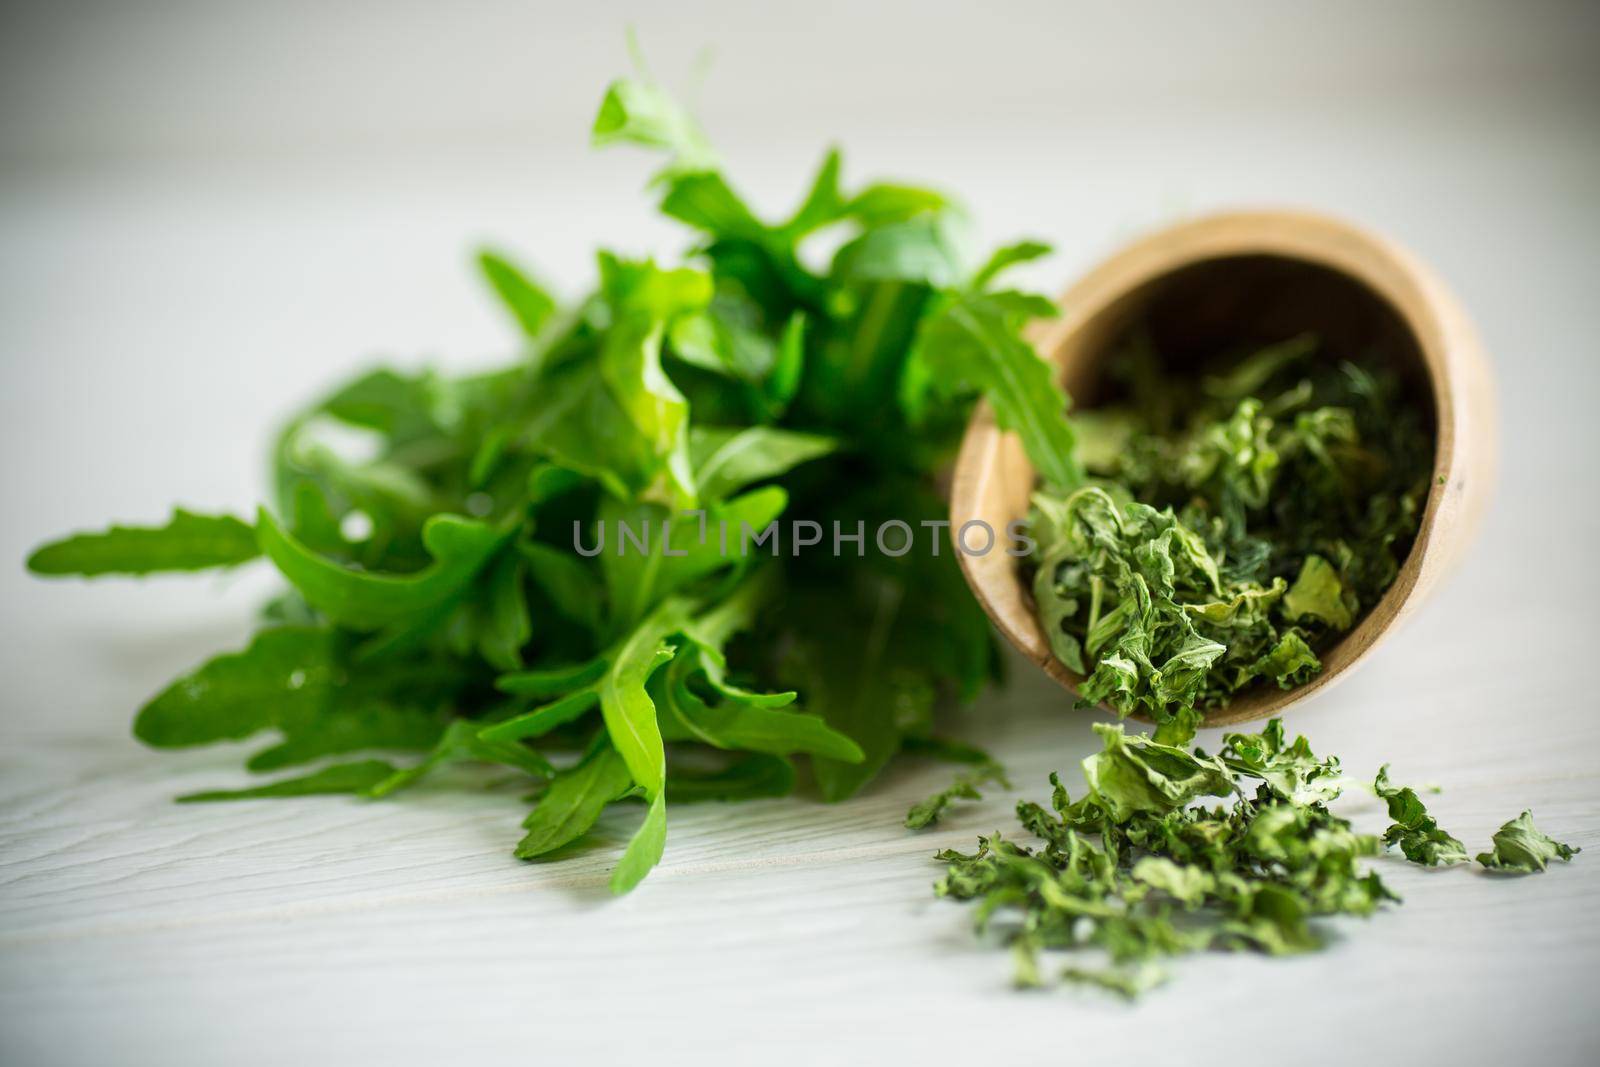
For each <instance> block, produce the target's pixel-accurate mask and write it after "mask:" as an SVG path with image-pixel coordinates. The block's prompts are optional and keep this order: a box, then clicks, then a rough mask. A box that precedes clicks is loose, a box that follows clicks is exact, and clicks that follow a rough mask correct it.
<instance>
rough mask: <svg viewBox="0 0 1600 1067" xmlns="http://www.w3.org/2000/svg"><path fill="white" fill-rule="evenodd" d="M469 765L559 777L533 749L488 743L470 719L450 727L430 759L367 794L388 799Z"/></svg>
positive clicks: (391, 776) (384, 780) (385, 780)
mask: <svg viewBox="0 0 1600 1067" xmlns="http://www.w3.org/2000/svg"><path fill="white" fill-rule="evenodd" d="M465 761H476V762H480V763H499V764H503V765H505V766H507V767H514V768H516V769H517V770H519V771H522V772H524V773H526V774H530V775H534V776H535V777H540V778H549V777H552V776H553V775H554V774H555V768H553V767H551V766H550V761H549V760H547V759H545V758H544V757H543V756H541V755H539V753H537V752H535V751H534V750H533V749H531V748H527V747H524V746H523V745H519V744H515V743H511V742H500V741H491V740H485V739H484V738H483V737H482V736H481V734H480V733H479V725H478V724H477V723H475V722H471V721H470V720H467V719H457V720H456V721H455V722H452V723H451V724H450V725H449V726H448V727H446V729H445V731H444V733H443V734H442V735H441V736H440V738H439V741H438V743H437V744H435V745H434V746H433V751H432V752H430V753H428V756H427V758H426V759H424V760H423V761H422V762H421V763H418V764H416V765H414V766H411V767H407V768H405V769H404V770H399V771H394V772H393V773H392V774H389V775H388V776H386V777H384V778H382V779H380V780H378V781H376V782H374V783H373V784H372V785H370V786H368V787H367V788H366V789H365V790H363V792H364V794H365V795H366V796H369V797H372V798H373V799H378V798H381V797H386V796H388V795H389V794H391V793H395V792H398V791H400V790H402V789H409V788H410V787H411V786H413V785H415V784H417V783H418V782H420V781H421V780H422V779H423V778H426V777H427V776H428V775H429V774H431V773H433V772H434V771H435V770H437V769H438V768H440V767H442V766H445V765H446V764H450V763H457V762H465Z"/></svg>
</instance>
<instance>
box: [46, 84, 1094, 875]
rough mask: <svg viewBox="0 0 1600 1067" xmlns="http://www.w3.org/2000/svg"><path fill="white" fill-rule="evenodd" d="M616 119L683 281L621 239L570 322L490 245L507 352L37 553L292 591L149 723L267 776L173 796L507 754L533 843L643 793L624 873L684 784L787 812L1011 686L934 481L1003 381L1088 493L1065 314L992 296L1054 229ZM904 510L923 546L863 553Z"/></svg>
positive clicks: (398, 384)
mask: <svg viewBox="0 0 1600 1067" xmlns="http://www.w3.org/2000/svg"><path fill="white" fill-rule="evenodd" d="M593 138H594V141H595V143H596V144H599V145H609V144H632V145H640V146H645V147H648V148H650V149H654V150H657V151H660V152H663V153H664V154H665V155H666V157H667V162H666V164H665V166H664V167H663V168H662V169H661V170H660V171H659V173H657V174H656V176H655V178H654V181H653V183H652V188H653V190H654V193H655V194H656V195H657V196H659V202H660V210H661V212H662V213H663V214H664V215H666V216H667V217H669V218H671V219H673V220H675V221H677V222H679V223H682V224H683V225H685V226H687V227H688V228H689V230H690V231H691V233H692V235H693V236H692V240H691V245H690V247H689V249H688V252H687V254H686V257H685V260H684V262H683V263H682V264H676V265H660V264H657V263H656V262H654V261H652V260H649V259H638V258H630V257H627V256H624V255H621V254H617V253H611V252H601V253H600V254H599V256H598V264H597V265H598V270H597V279H596V282H595V284H594V287H593V289H592V291H591V292H590V293H589V294H588V295H587V296H586V297H585V298H584V299H582V300H581V301H579V302H577V303H576V304H574V305H572V306H567V307H562V306H560V305H559V304H558V302H557V301H556V300H555V299H554V298H553V297H552V296H551V295H550V294H549V293H548V292H546V291H545V290H544V289H543V288H541V287H540V286H539V285H538V284H537V283H536V282H535V281H533V280H532V279H531V278H530V277H529V276H528V274H526V273H525V272H524V271H522V270H519V269H518V268H516V267H514V266H513V265H512V264H511V263H510V262H508V261H507V260H506V259H505V258H504V257H502V256H498V255H492V254H487V255H485V256H484V257H483V258H482V261H481V262H482V267H483V269H484V272H485V274H486V276H487V280H488V282H489V283H490V284H491V286H492V287H493V289H494V290H495V291H496V292H497V293H498V295H499V296H500V297H501V299H502V300H503V301H504V303H505V305H506V307H507V310H508V311H509V312H510V316H511V318H512V319H513V321H514V322H515V324H516V325H517V327H518V329H519V331H520V343H521V346H522V348H523V349H524V353H523V355H522V356H521V357H520V358H518V359H516V360H515V361H514V362H512V363H510V364H508V365H506V366H504V367H500V368H497V369H494V370H491V371H487V372H485V373H481V374H473V375H468V376H465V377H449V376H445V375H441V374H437V373H432V372H428V371H422V372H405V371H399V370H391V369H377V370H373V371H371V372H370V373H366V374H363V375H361V376H359V377H357V378H355V379H354V380H352V381H350V382H349V383H348V384H346V385H344V386H343V387H341V388H339V389H336V390H335V391H333V392H332V393H331V394H330V395H328V396H326V397H324V398H322V399H321V400H319V401H318V402H317V403H315V404H313V405H312V406H310V407H309V408H308V409H306V410H305V411H303V412H302V413H300V414H299V415H297V416H296V417H295V418H293V419H292V420H291V421H290V422H289V424H288V426H287V427H286V428H285V429H284V431H283V432H282V434H281V436H280V437H279V438H278V442H277V447H276V449H275V452H274V456H273V459H274V484H273V486H272V495H271V499H270V501H269V503H268V504H267V505H266V506H264V507H262V508H261V510H260V511H259V512H258V513H257V514H256V515H254V516H251V517H248V518H239V517H234V516H228V515H202V514H196V513H193V512H190V511H185V510H181V509H180V510H178V511H176V512H174V513H173V515H172V517H171V519H170V521H168V522H167V523H166V524H164V525H158V526H149V527H122V526H117V527H112V528H110V529H109V530H106V531H103V532H98V533H92V534H82V535H78V536H75V537H71V538H68V539H65V540H63V541H59V542H56V543H54V544H50V545H46V546H44V547H43V548H41V549H39V550H38V551H37V552H36V553H35V554H34V555H33V556H32V557H31V559H30V560H29V566H30V568H31V569H32V570H34V571H35V572H36V573H39V574H42V575H82V576H93V575H103V574H131V575H146V574H152V573H157V572H175V571H198V570H204V569H210V568H225V567H233V566H236V565H241V564H246V563H253V562H255V561H258V560H260V561H264V562H266V563H268V564H270V565H271V566H272V567H275V568H276V569H277V571H278V572H279V573H280V574H281V575H282V577H283V578H284V579H285V580H286V582H287V586H288V588H287V589H286V591H285V592H284V594H283V595H282V596H281V597H279V598H278V599H276V600H274V601H273V602H272V603H271V604H270V605H268V607H267V609H266V611H265V613H264V615H263V617H262V621H261V629H260V631H259V633H258V634H257V635H256V636H255V639H254V640H253V641H252V642H251V643H250V644H249V645H248V646H247V647H245V648H242V649H239V650H237V651H232V652H228V653H226V654H224V655H220V656H217V657H216V658H214V659H212V660H210V661H209V662H207V663H204V664H202V665H200V666H199V667H198V668H196V669H195V670H194V671H193V672H192V673H190V674H188V675H185V676H184V677H182V678H179V679H178V680H177V681H175V682H174V683H173V684H172V685H171V686H170V687H169V688H167V689H166V690H165V691H163V692H162V693H160V694H158V695H157V696H156V697H155V698H154V699H153V700H151V701H150V703H149V704H148V705H146V706H145V707H144V709H143V710H142V711H140V713H139V715H138V718H137V720H136V721H135V724H134V732H135V734H136V735H137V736H138V737H139V738H140V739H141V740H142V741H144V742H146V743H147V744H150V745H153V746H157V747H161V748H182V747H187V746H193V745H202V744H208V743H212V742H219V741H232V740H240V739H244V738H254V737H256V736H257V735H271V737H272V740H271V741H270V743H268V744H266V745H265V746H264V747H262V748H261V749H260V750H259V751H257V752H256V753H255V754H254V755H252V756H251V757H250V758H249V761H248V763H247V767H248V769H249V770H250V771H252V772H257V773H262V774H266V773H272V772H287V774H286V775H283V776H279V777H276V778H274V779H272V780H271V781H269V782H267V783H266V784H258V785H251V786H247V787H245V788H242V789H234V790H214V791H208V792H206V793H202V794H198V795H195V796H191V797H188V798H185V799H189V800H222V799H231V798H242V797H268V796H272V797H280V796H295V795H303V794H309V793H351V794H358V795H362V796H367V797H380V796H386V795H388V794H391V793H393V792H395V791H396V790H399V789H403V788H408V787H410V786H412V785H414V784H415V783H417V782H418V781H419V780H421V779H423V778H424V777H426V776H429V775H432V774H434V773H435V772H437V771H439V770H440V769H441V768H443V767H445V766H446V765H449V764H457V763H480V764H485V763H486V764H495V765H499V766H500V767H502V768H504V769H505V770H507V771H509V772H510V776H511V777H512V778H513V782H512V783H511V787H512V788H513V789H514V790H515V792H513V793H512V795H513V796H521V795H524V794H528V793H534V794H538V795H539V799H538V800H537V803H536V804H535V806H534V807H533V809H532V811H531V813H530V814H529V815H528V818H527V820H526V824H525V827H526V835H525V836H524V837H523V839H522V841H521V843H520V844H518V845H517V847H516V854H517V855H518V856H521V857H525V858H536V857H545V856H553V855H557V854H560V852H559V850H562V849H563V847H564V846H566V845H569V844H571V843H572V842H574V841H576V840H577V839H579V838H581V837H583V836H584V835H585V834H587V833H588V832H589V831H590V829H591V828H592V827H593V826H594V825H595V823H596V821H597V820H598V819H599V818H600V816H601V813H602V811H603V810H604V809H606V808H607V807H608V806H610V805H612V804H624V805H626V806H627V807H629V808H633V809H638V808H640V806H641V805H640V802H641V801H642V815H643V821H642V823H639V824H638V829H637V831H636V832H635V834H634V836H633V839H632V841H631V843H630V844H629V845H628V847H627V849H626V851H625V852H624V853H623V855H622V856H621V857H620V860H619V862H618V865H617V867H616V869H615V871H614V873H613V876H612V880H611V884H612V887H613V888H614V889H615V890H617V891H619V892H621V891H626V890H628V889H630V888H632V887H633V886H634V885H636V884H637V883H638V882H639V880H640V879H641V878H643V877H644V875H645V874H646V873H647V872H648V871H649V870H650V869H651V867H653V866H654V865H655V863H656V862H657V861H658V860H659V858H660V857H661V855H662V849H663V847H664V842H665V839H666V832H667V805H668V803H669V802H671V803H673V804H676V803H680V802H689V801H695V800H702V799H707V798H717V799H728V800H731V799H738V798H743V797H766V796H775V795H782V794H786V793H788V792H790V791H791V790H792V789H794V788H795V784H796V775H797V759H799V758H804V759H808V760H809V770H810V774H811V777H812V778H813V780H814V782H815V788H816V791H817V792H818V793H820V794H821V796H822V797H823V798H824V799H826V800H839V799H842V798H845V797H849V796H851V795H853V794H854V793H856V792H857V791H858V790H859V789H861V787H862V786H863V785H865V784H866V783H867V782H869V781H871V780H872V779H873V777H874V776H875V775H877V774H878V772H879V771H880V770H881V769H882V768H883V766H884V765H885V764H886V763H887V762H888V761H889V760H890V759H891V758H892V757H893V756H894V755H895V753H896V752H897V751H899V749H900V748H901V746H902V744H903V743H905V742H907V741H908V740H915V739H917V738H925V737H926V736H927V735H928V734H929V733H930V731H931V729H932V718H933V712H934V707H935V703H936V701H938V700H940V699H941V698H942V697H943V698H953V699H968V700H969V699H971V698H972V697H974V696H975V695H976V694H977V693H978V692H979V690H981V689H982V688H983V686H984V685H985V683H986V682H987V681H988V680H989V679H990V677H991V676H992V675H993V673H994V671H995V669H996V666H997V662H996V649H995V645H994V640H993V638H992V636H991V634H990V631H989V628H988V625H987V623H986V621H985V619H984V616H983V613H982V611H980V610H979V608H978V606H977V605H976V603H975V602H974V601H973V599H972V597H971V596H970V595H969V593H968V591H967V589H966V586H965V584H964V583H963V581H962V579H961V576H960V573H959V570H958V568H957V567H956V564H955V560H954V559H953V553H952V552H951V551H950V550H949V545H948V542H947V540H946V539H947V537H948V534H947V533H946V532H944V531H943V529H942V528H943V527H947V526H948V522H947V521H946V520H945V516H944V505H943V502H942V500H941V497H940V494H939V491H938V481H937V475H938V472H939V471H940V470H941V469H942V468H944V467H945V466H947V465H948V463H949V461H950V458H951V455H952V453H953V451H954V446H955V444H956V440H957V438H958V436H959V434H960V431H961V428H962V427H963V425H964V424H965V421H966V418H967V416H968V413H969V412H970V410H971V408H972V405H973V404H974V402H975V400H976V398H977V396H978V395H979V394H980V393H982V394H983V395H986V396H987V397H988V398H989V400H990V402H991V403H992V404H993V406H994V409H995V411H996V413H997V415H998V416H999V417H1000V419H1001V420H1002V422H1003V423H1005V424H1006V425H1009V426H1013V427H1016V428H1018V429H1019V431H1020V432H1022V434H1023V436H1024V438H1025V439H1026V440H1027V442H1028V444H1029V447H1030V449H1031V451H1032V452H1033V453H1034V455H1035V456H1036V457H1037V458H1038V462H1039V463H1040V466H1041V468H1042V469H1044V470H1046V471H1050V472H1053V473H1054V477H1055V480H1056V481H1057V482H1059V483H1061V484H1072V482H1073V481H1074V480H1075V478H1076V472H1075V471H1074V469H1073V468H1072V467H1071V465H1070V464H1071V456H1072V439H1071V436H1070V433H1069V431H1068V428H1067V424H1066V422H1065V421H1064V420H1063V419H1062V418H1061V412H1062V409H1063V407H1064V405H1065V398H1064V396H1063V395H1062V393H1061V392H1060V390H1059V389H1057V388H1056V387H1055V386H1054V385H1053V384H1052V382H1051V380H1050V374H1049V371H1048V369H1047V368H1046V366H1045V365H1044V363H1043V362H1042V361H1041V360H1039V359H1038V358H1037V356H1036V355H1035V354H1034V352H1033V351H1032V349H1031V348H1030V347H1029V346H1028V345H1027V344H1026V343H1025V342H1023V341H1022V340H1021V337H1020V330H1021V328H1022V326H1023V324H1024V323H1025V322H1026V321H1027V320H1028V319H1029V318H1030V317H1033V316H1036V315H1047V314H1053V313H1054V309H1053V307H1052V306H1051V304H1050V302H1049V301H1047V300H1044V299H1043V298H1040V297H1038V296H1035V295H1032V294H1027V293H1021V292H1016V291H1013V290H1008V289H1004V288H1001V287H999V286H997V285H996V280H997V277H998V276H999V275H1000V274H1001V272H1003V271H1005V270H1006V269H1007V268H1009V267H1011V266H1012V265H1014V264H1016V263H1020V262H1023V261H1026V260H1030V259H1033V258H1035V257H1038V256H1040V255H1042V254H1044V253H1045V252H1046V251H1047V249H1046V247H1045V246H1043V245H1041V244H1038V243H1035V242H1031V241H1024V242H1020V243H1018V244H1014V245H1010V246H1007V247H1003V248H1000V249H999V250H997V251H995V252H994V253H993V254H992V255H991V256H989V257H988V258H987V259H986V260H985V259H981V258H975V257H973V256H972V255H971V249H970V247H969V241H968V238H967V233H968V229H969V227H968V223H967V220H966V218H965V216H964V215H963V213H962V211H961V210H960V209H959V208H958V207H957V206H956V205H955V204H954V203H952V202H951V201H950V200H949V199H948V198H947V197H945V196H944V195H942V194H940V193H937V192H934V191H932V190H929V189H923V188H917V187H912V186H905V185H896V184H882V183H880V184H870V185H866V186H863V187H857V188H848V189H847V188H846V187H845V185H844V184H843V182H842V179H841V165H840V157H839V154H838V153H837V152H829V153H827V154H826V156H825V157H824V158H823V160H822V164H821V166H820V168H819V169H818V170H817V172H816V174H815V176H814V177H813V178H812V179H811V181H810V183H809V185H808V186H807V188H806V190H805V192H804V195H803V197H802V199H801V201H800V203H799V205H798V207H797V208H796V209H795V210H793V211H792V212H790V213H788V214H786V215H785V216H783V217H782V218H779V219H776V220H773V219H770V218H764V217H762V216H761V215H760V214H758V213H757V212H756V211H755V210H754V209H752V208H751V207H750V206H749V205H748V204H747V203H746V202H745V200H744V199H742V198H741V197H740V196H739V195H738V193H736V192H735V190H734V187H733V185H732V184H731V183H730V181H729V180H728V179H727V177H726V176H725V175H724V173H723V171H722V168H721V165H720V164H719V162H718V161H717V158H716V156H715V154H714V153H713V152H712V150H711V149H710V147H709V146H708V144H707V142H706V139H705V137H704V135H703V134H702V133H701V131H700V129H699V127H698V126H697V125H696V123H695V122H694V121H693V119H692V118H691V117H690V116H689V115H688V114H687V113H686V112H684V111H683V110H682V109H680V108H679V107H678V106H677V105H676V104H675V103H674V102H673V101H672V100H671V99H670V98H669V97H668V96H667V95H665V94H664V93H663V92H662V91H661V90H660V89H658V88H657V87H655V86H654V85H651V84H648V83H646V82H643V81H638V80H624V81H619V82H617V83H615V84H613V85H612V86H611V87H610V89H609V91H608V92H607V93H606V94H605V97H604V100H603V101H602V103H601V106H600V110H599V113H598V116H597V117H596V119H595V123H594V128H593ZM352 436H354V437H358V438H360V439H361V440H360V441H359V444H360V445H361V446H362V447H360V448H357V449H351V448H349V447H347V446H348V444H349V443H350V438H351V437H352ZM780 520H781V521H780ZM886 521H892V522H895V523H900V524H902V525H903V526H904V528H905V529H907V530H909V531H911V532H912V533H914V535H915V537H916V539H917V545H916V548H915V550H914V551H907V552H903V553H895V552H890V551H884V550H881V549H880V548H879V544H875V543H874V541H875V538H874V533H873V531H876V530H878V529H879V528H880V524H882V523H884V522H886ZM747 528H748V529H750V530H753V531H756V532H757V534H758V537H759V538H760V540H759V541H757V542H756V543H749V542H747V541H745V539H744V538H743V537H741V534H742V533H743V532H744V530H745V529H747ZM624 530H626V534H625V533H624ZM725 530H729V531H731V537H728V538H726V539H725V538H724V537H723V536H721V534H722V532H723V531H725ZM791 535H792V536H793V538H794V539H793V541H792V542H791ZM607 536H609V538H610V540H609V542H605V543H604V548H603V549H602V550H600V551H598V552H594V551H591V549H593V548H594V546H596V545H598V544H601V543H602V542H601V539H602V538H604V537H607ZM625 537H631V538H632V539H633V540H631V541H629V542H628V543H626V544H625V543H624V538H625ZM880 543H881V542H880ZM941 543H943V548H944V551H942V552H941V551H940V550H939V549H940V546H941ZM802 548H804V550H803V551H802V550H801V549H802ZM397 754H398V755H397ZM802 766H803V765H802ZM504 777H505V776H504V775H502V776H501V778H502V779H503V778H504ZM452 780H453V781H456V782H458V783H462V784H465V785H466V786H467V787H471V788H480V787H485V786H490V787H492V786H495V785H496V784H497V783H496V781H495V780H494V779H489V778H485V777H483V776H479V777H477V778H465V777H463V776H454V777H453V778H452Z"/></svg>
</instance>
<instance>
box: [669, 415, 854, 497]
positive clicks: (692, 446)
mask: <svg viewBox="0 0 1600 1067" xmlns="http://www.w3.org/2000/svg"><path fill="white" fill-rule="evenodd" d="M837 447H838V442H837V441H835V440H834V439H833V438H830V437H824V436H822V435H820V434H808V433H796V432H794V431H792V430H779V429H775V428H773V427H770V426H749V427H745V428H743V429H740V428H736V427H720V426H718V427H707V428H705V429H698V428H697V429H695V430H694V431H692V432H691V433H690V436H689V456H690V460H691V463H692V465H693V467H694V472H695V480H696V483H697V485H698V487H699V490H700V496H701V499H702V500H705V501H717V500H722V499H724V498H726V497H727V496H729V495H731V494H732V493H734V492H737V491H738V490H740V489H743V488H745V487H746V486H748V485H751V484H753V483H755V482H760V481H765V480H766V479H768V478H775V477H777V476H779V475H781V474H786V473H787V472H788V471H790V470H792V469H793V468H795V467H797V466H799V465H800V464H802V463H805V462H807V461H809V460H813V459H816V458H818V457H820V456H825V455H827V454H828V453H830V452H832V451H833V450H834V449H835V448H837Z"/></svg>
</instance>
